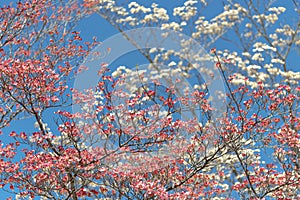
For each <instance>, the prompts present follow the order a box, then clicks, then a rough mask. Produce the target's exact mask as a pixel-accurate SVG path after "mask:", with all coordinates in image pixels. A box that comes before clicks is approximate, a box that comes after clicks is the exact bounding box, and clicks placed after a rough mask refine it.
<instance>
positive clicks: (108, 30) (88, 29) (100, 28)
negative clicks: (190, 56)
mask: <svg viewBox="0 0 300 200" xmlns="http://www.w3.org/2000/svg"><path fill="white" fill-rule="evenodd" d="M8 2H10V1H9V0H0V5H1V6H2V5H3V4H7V3H8ZM117 2H118V1H117ZM137 2H142V4H146V5H150V4H151V3H152V2H157V3H158V4H159V5H161V6H162V7H165V8H173V7H174V6H176V5H181V2H184V1H182V0H180V1H174V0H173V1H172V0H161V1H146V0H140V1H137ZM220 2H221V1H220V0H212V1H209V6H208V7H207V8H206V10H205V11H204V12H203V13H204V14H205V16H206V17H207V18H208V19H209V18H210V17H212V16H214V15H216V14H217V13H220V12H222V10H223V5H222V3H220ZM279 2H280V4H275V5H283V6H284V4H287V3H286V2H285V1H279ZM169 10H170V11H171V9H169ZM285 17H288V18H289V17H290V18H293V16H292V15H291V13H290V12H287V13H286V14H285ZM75 29H76V30H77V31H80V32H81V35H82V37H83V39H84V40H91V39H92V37H93V36H96V37H97V38H98V41H104V40H105V39H107V38H109V37H110V36H112V35H114V34H117V33H118V31H117V30H116V29H115V28H114V27H112V26H111V25H110V24H109V23H108V22H107V21H105V20H104V19H103V18H101V17H100V16H99V15H97V14H94V15H92V16H90V17H89V18H86V19H83V20H81V21H80V23H79V25H78V26H77V27H76V28H75ZM214 46H215V47H217V48H218V49H229V50H232V48H233V46H232V44H229V43H223V42H222V43H220V42H218V41H217V42H216V43H215V45H214ZM235 50H236V49H235ZM208 51H209V50H208ZM299 55H300V54H299V52H296V51H294V53H292V56H291V57H290V58H289V59H290V62H291V63H293V65H290V66H293V67H292V68H291V69H293V70H294V71H299V70H300V69H299V68H297V67H296V66H300V65H299ZM144 63H147V61H146V59H145V58H143V57H142V56H137V54H136V53H132V54H128V55H126V56H123V57H121V58H120V59H119V60H118V61H117V62H115V63H114V64H115V65H121V64H122V65H127V66H130V65H132V66H135V65H136V64H144ZM52 117H53V116H51V115H49V117H47V118H48V119H47V120H45V121H52ZM33 123H34V120H33V119H26V120H19V121H14V122H13V123H11V126H10V127H8V128H5V129H3V132H4V135H3V136H0V140H1V141H2V142H3V143H8V142H9V138H8V137H6V136H5V135H7V134H9V132H10V131H11V130H14V131H16V132H18V133H19V132H21V131H26V132H34V131H36V129H34V127H33ZM50 127H52V128H53V129H54V130H55V129H56V126H52V125H51V126H50ZM8 196H10V195H9V194H7V192H4V191H2V190H0V199H5V198H6V197H8Z"/></svg>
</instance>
